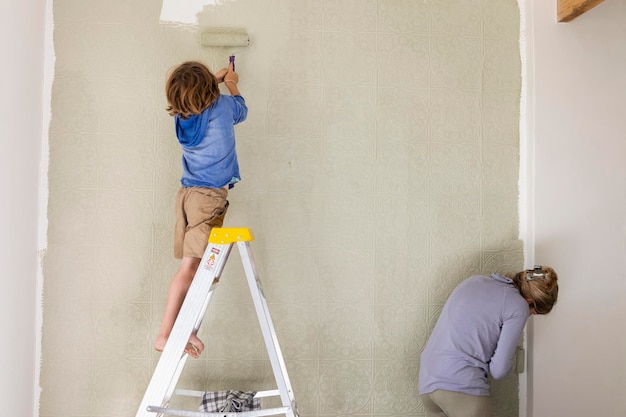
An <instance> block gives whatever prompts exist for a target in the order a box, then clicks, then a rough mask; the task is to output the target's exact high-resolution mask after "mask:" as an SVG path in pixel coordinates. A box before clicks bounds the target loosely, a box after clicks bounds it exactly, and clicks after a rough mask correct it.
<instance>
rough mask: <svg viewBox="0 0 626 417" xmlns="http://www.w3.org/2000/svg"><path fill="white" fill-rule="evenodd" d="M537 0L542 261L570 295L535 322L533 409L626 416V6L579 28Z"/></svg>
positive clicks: (607, 6) (608, 6) (616, 4)
mask: <svg viewBox="0 0 626 417" xmlns="http://www.w3.org/2000/svg"><path fill="white" fill-rule="evenodd" d="M532 3H533V6H534V10H533V13H532V18H533V22H532V24H533V26H534V28H533V31H532V33H533V34H534V45H533V49H534V68H533V70H532V74H533V77H534V79H533V83H534V88H533V89H532V91H531V95H532V96H533V98H534V99H533V102H534V125H535V127H534V130H533V132H532V136H533V138H534V147H535V158H534V162H535V186H534V187H535V193H534V194H535V205H534V212H535V227H534V229H535V230H534V232H535V247H536V249H535V252H536V253H535V259H536V260H537V261H539V262H545V263H548V264H550V265H553V266H554V267H555V268H557V270H558V271H559V272H560V274H561V294H560V301H559V304H558V305H557V306H556V307H555V309H554V312H553V313H552V314H550V316H548V317H545V318H538V319H535V323H534V330H533V337H532V339H533V340H532V342H531V343H532V346H533V349H532V350H531V352H532V357H531V362H532V370H531V372H530V377H529V380H530V382H531V390H530V398H531V399H532V403H531V405H530V407H529V411H530V412H531V413H532V414H529V415H532V416H535V417H544V416H572V417H583V416H590V415H594V416H623V415H626V399H625V398H626V397H624V392H626V379H625V378H624V375H626V361H624V357H623V356H624V352H626V336H625V333H624V331H623V330H622V329H623V327H624V321H625V319H626V307H625V305H624V300H625V299H626V272H624V271H625V269H624V266H625V265H626V250H625V247H626V246H625V234H626V194H625V190H626V187H625V184H626V163H625V162H624V161H625V158H626V135H625V134H624V132H626V117H625V116H626V48H625V47H624V45H626V2H624V1H623V0H622V1H605V2H603V3H601V4H600V5H598V6H597V7H596V8H594V9H593V10H591V11H590V12H588V13H587V14H585V15H583V16H582V17H580V18H578V19H576V20H575V21H573V22H571V23H569V24H557V23H555V18H554V5H553V4H551V3H553V2H543V1H534V2H532ZM532 209H533V208H531V210H532Z"/></svg>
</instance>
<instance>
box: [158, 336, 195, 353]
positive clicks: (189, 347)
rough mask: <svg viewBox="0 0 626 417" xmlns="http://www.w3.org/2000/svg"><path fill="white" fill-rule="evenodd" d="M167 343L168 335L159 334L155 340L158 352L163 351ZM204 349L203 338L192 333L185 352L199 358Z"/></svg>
mask: <svg viewBox="0 0 626 417" xmlns="http://www.w3.org/2000/svg"><path fill="white" fill-rule="evenodd" d="M166 343H167V337H166V336H161V335H159V336H157V338H156V340H155V341H154V348H155V349H156V350H157V352H163V349H165V344H166ZM203 350H204V343H202V340H200V339H198V336H196V335H195V334H192V335H191V336H190V337H189V342H188V343H187V346H185V353H187V354H188V355H189V356H191V357H193V358H198V357H200V354H201V353H202V351H203Z"/></svg>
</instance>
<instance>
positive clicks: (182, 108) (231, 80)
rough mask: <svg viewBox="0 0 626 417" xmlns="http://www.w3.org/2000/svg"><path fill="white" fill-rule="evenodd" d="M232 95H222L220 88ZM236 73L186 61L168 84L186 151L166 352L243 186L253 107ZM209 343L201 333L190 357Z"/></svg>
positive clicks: (163, 333)
mask: <svg viewBox="0 0 626 417" xmlns="http://www.w3.org/2000/svg"><path fill="white" fill-rule="evenodd" d="M221 82H224V85H225V86H226V88H227V89H228V91H229V92H230V96H229V95H223V94H220V90H219V83H221ZM238 82H239V75H238V74H237V73H236V72H235V71H234V69H233V63H232V62H231V63H230V64H229V65H228V68H223V69H221V70H219V71H218V72H217V73H216V74H215V75H214V74H212V73H211V71H210V70H209V69H208V68H207V67H206V66H205V65H204V64H202V63H200V62H194V61H191V62H184V63H182V64H180V65H178V66H177V67H176V68H174V69H173V70H172V72H171V73H170V75H169V77H168V79H167V83H166V85H165V92H166V96H167V102H168V107H167V109H166V110H167V111H168V112H169V114H170V115H171V116H174V123H175V127H176V136H177V137H178V141H179V143H180V145H181V147H182V151H183V157H182V164H183V174H182V178H181V181H180V182H181V187H180V189H179V191H178V195H177V197H176V227H175V230H174V256H175V257H176V258H178V259H181V261H180V265H179V268H178V270H177V272H176V273H175V274H174V278H173V279H172V282H171V283H170V286H169V289H168V293H167V301H166V304H165V312H164V314H163V321H162V323H161V328H160V330H159V334H158V335H157V337H156V340H155V341H154V347H155V349H156V350H157V351H159V352H161V351H163V349H164V347H165V344H166V342H167V339H168V337H169V335H170V332H171V330H172V327H173V325H174V321H175V320H176V317H177V316H178V312H179V310H180V308H181V305H182V303H183V300H184V299H185V295H186V294H187V291H188V289H189V286H190V284H191V281H192V280H193V278H194V275H195V273H196V270H197V269H198V265H199V264H200V260H201V259H202V256H203V254H204V251H205V249H206V247H207V245H208V238H209V235H210V233H211V229H212V228H214V227H222V224H223V223H224V217H225V215H226V211H227V210H228V200H227V197H228V190H229V189H230V188H232V187H233V186H234V185H235V183H236V182H238V181H240V180H241V178H240V176H239V164H238V161H237V152H236V149H235V128H234V126H235V125H236V124H237V123H239V122H242V121H244V120H245V119H246V117H247V114H248V108H247V106H246V103H245V100H244V98H243V97H242V96H241V93H240V92H239V89H238V87H237V83H238ZM203 349H204V344H203V343H202V341H201V340H200V339H198V337H197V336H196V335H195V334H192V335H191V337H190V338H189V343H188V344H187V346H186V348H185V352H186V353H188V354H189V355H190V356H192V357H194V358H197V357H198V356H199V355H200V353H202V350H203Z"/></svg>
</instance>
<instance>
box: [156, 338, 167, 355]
mask: <svg viewBox="0 0 626 417" xmlns="http://www.w3.org/2000/svg"><path fill="white" fill-rule="evenodd" d="M166 342H167V336H161V335H158V336H157V338H156V340H155V341H154V348H155V349H156V350H157V352H163V349H165V343H166Z"/></svg>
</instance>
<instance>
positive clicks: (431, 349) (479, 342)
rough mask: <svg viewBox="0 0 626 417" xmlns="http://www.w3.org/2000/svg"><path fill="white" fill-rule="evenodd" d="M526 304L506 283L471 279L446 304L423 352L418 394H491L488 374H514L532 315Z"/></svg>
mask: <svg viewBox="0 0 626 417" xmlns="http://www.w3.org/2000/svg"><path fill="white" fill-rule="evenodd" d="M529 313H530V311H529V308H528V303H527V302H526V300H524V298H523V297H522V296H521V295H520V293H519V291H518V290H517V289H516V288H515V287H514V286H513V281H511V280H510V279H508V278H505V277H502V276H500V275H497V274H493V275H492V276H491V277H487V276H480V275H477V276H472V277H470V278H468V279H466V280H465V281H463V282H462V283H461V284H459V285H458V286H457V287H456V288H455V289H454V291H453V292H452V294H451V295H450V298H448V301H447V302H446V304H445V306H444V308H443V310H442V312H441V315H440V317H439V320H438V321H437V324H436V325H435V328H434V330H433V332H432V334H431V336H430V339H429V340H428V343H427V344H426V347H425V348H424V351H423V352H422V357H421V365H420V374H419V391H420V394H429V393H431V392H433V391H435V390H438V389H441V390H447V391H455V392H462V393H466V394H471V395H489V385H488V383H487V375H488V373H490V374H491V376H492V377H493V378H495V379H500V378H503V377H504V376H505V375H506V374H507V373H508V372H509V370H510V369H511V364H512V359H513V355H514V354H515V349H516V347H517V343H518V342H519V340H520V337H521V335H522V331H523V329H524V326H525V324H526V320H527V319H528V316H529Z"/></svg>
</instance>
